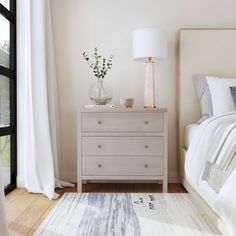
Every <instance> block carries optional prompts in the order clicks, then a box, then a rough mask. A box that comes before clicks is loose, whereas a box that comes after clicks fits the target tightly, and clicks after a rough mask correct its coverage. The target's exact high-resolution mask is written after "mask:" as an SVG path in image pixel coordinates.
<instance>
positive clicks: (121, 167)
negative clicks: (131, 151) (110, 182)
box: [82, 156, 163, 176]
mask: <svg viewBox="0 0 236 236" xmlns="http://www.w3.org/2000/svg"><path fill="white" fill-rule="evenodd" d="M82 175H89V176H92V175H116V176H119V175H126V176H129V175H130V176H131V175H141V176H145V175H146V176H147V175H163V157H157V156H156V157H124V156H112V157H111V156H83V157H82Z"/></svg>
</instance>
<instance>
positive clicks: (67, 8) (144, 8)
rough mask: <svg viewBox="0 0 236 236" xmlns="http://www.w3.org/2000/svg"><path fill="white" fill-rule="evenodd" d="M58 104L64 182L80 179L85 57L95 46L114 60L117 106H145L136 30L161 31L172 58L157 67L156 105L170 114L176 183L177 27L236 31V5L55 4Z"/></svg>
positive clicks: (156, 1) (207, 0) (182, 1)
mask: <svg viewBox="0 0 236 236" xmlns="http://www.w3.org/2000/svg"><path fill="white" fill-rule="evenodd" d="M52 3H53V4H52V9H53V26H54V35H55V51H56V63H57V77H58V90H59V103H60V129H61V130H60V132H61V136H60V140H61V151H62V156H61V167H60V169H61V178H63V179H65V180H68V181H75V180H76V126H77V124H76V114H77V111H78V110H79V108H80V107H81V106H83V105H84V104H87V103H88V88H89V86H90V84H91V83H92V81H93V80H92V78H93V76H92V73H91V71H90V68H88V66H87V65H86V64H85V62H84V61H83V59H82V52H83V51H84V50H85V51H87V52H89V53H90V52H91V51H92V49H93V48H94V47H95V46H97V47H98V48H99V50H100V51H101V52H102V53H103V54H105V55H107V56H108V55H110V54H111V53H112V54H114V55H115V59H114V66H113V69H112V71H111V73H110V74H109V76H108V78H109V82H110V83H111V85H112V87H113V89H114V100H113V103H114V104H118V103H119V99H120V98H124V97H134V98H135V99H136V105H137V106H142V105H143V84H144V67H145V65H144V64H142V63H141V64H140V63H137V62H134V61H133V60H132V50H131V47H132V42H131V40H132V31H133V30H134V29H137V28H141V27H161V28H163V29H166V30H167V32H168V56H167V59H166V60H165V61H161V62H159V63H158V64H157V70H156V78H157V81H156V93H157V96H156V102H157V105H158V106H161V107H167V108H168V110H169V177H170V181H171V182H175V181H177V38H178V37H177V35H178V34H177V33H178V29H179V28H212V27H217V28H220V27H227V28H229V27H236V15H235V9H236V1H235V0H224V1H220V0H198V1H189V0H178V1H173V0H165V1H163V0H128V1H127V0H120V1H117V0H99V1H98V0H97V1H96V0H66V1H65V0H52Z"/></svg>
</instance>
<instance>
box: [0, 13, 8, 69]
mask: <svg viewBox="0 0 236 236" xmlns="http://www.w3.org/2000/svg"><path fill="white" fill-rule="evenodd" d="M9 39H10V23H9V21H8V20H7V19H6V18H5V17H3V16H2V15H0V65H1V66H4V67H7V68H9V65H10V64H9V62H10V60H9V58H10V41H9Z"/></svg>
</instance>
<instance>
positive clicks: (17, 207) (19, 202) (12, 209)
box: [6, 192, 40, 222]
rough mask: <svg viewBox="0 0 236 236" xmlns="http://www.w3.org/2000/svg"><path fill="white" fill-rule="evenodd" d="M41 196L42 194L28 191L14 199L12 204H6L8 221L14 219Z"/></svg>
mask: <svg viewBox="0 0 236 236" xmlns="http://www.w3.org/2000/svg"><path fill="white" fill-rule="evenodd" d="M39 196H40V194H31V193H28V192H24V193H22V194H21V195H20V196H19V197H18V198H17V199H16V200H15V201H12V202H11V203H10V204H8V205H7V206H6V209H7V219H8V221H9V222H11V221H13V220H14V219H15V218H16V217H17V216H18V215H19V214H21V213H22V212H23V211H24V210H25V209H26V208H27V207H28V206H30V205H31V204H32V203H33V202H35V201H36V200H37V199H38V198H39Z"/></svg>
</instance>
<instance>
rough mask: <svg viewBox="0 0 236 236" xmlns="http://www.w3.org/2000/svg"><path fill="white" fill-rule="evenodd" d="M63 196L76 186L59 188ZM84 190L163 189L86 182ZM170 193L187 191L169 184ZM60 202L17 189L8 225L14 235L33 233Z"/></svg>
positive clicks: (9, 200)
mask: <svg viewBox="0 0 236 236" xmlns="http://www.w3.org/2000/svg"><path fill="white" fill-rule="evenodd" d="M56 191H57V193H59V194H60V196H62V194H63V193H65V192H76V188H65V189H57V190H56ZM83 191H84V192H135V193H138V192H150V193H157V192H161V191H162V186H161V185H157V184H151V183H150V184H137V183H135V184H126V183H122V184H114V183H112V184H110V183H109V184H107V183H106V184H100V183H99V184H97V183H96V184H91V183H89V184H86V185H83ZM169 192H170V193H185V192H186V190H185V189H184V187H182V185H181V184H169ZM57 202H58V199H57V200H53V201H50V200H48V199H47V198H46V197H45V196H43V195H42V194H30V193H28V192H27V191H26V190H25V189H15V190H14V191H12V192H11V193H9V194H8V195H7V196H6V208H7V217H8V227H9V230H10V233H11V235H12V236H15V235H21V236H22V235H33V234H34V232H35V231H36V230H37V228H38V227H39V226H40V224H41V223H42V221H43V220H44V219H45V218H46V217H47V215H48V214H49V212H50V211H51V209H52V208H53V207H54V206H55V204H56V203H57Z"/></svg>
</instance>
